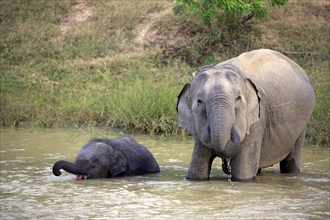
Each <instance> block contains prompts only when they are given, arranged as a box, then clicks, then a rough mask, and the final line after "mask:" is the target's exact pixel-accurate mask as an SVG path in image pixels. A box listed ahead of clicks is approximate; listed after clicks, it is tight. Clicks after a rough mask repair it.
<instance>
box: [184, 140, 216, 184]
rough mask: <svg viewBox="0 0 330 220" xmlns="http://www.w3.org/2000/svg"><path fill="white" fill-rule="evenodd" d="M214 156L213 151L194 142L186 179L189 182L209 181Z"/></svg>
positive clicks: (197, 141) (198, 142)
mask: <svg viewBox="0 0 330 220" xmlns="http://www.w3.org/2000/svg"><path fill="white" fill-rule="evenodd" d="M215 156H216V155H215V152H214V150H213V149H210V148H208V147H206V146H204V145H203V144H202V143H201V142H200V141H199V140H196V141H195V146H194V151H193V154H192V158H191V162H190V166H189V169H188V172H187V176H186V178H187V179H189V180H209V176H210V172H211V165H212V162H213V160H214V158H215Z"/></svg>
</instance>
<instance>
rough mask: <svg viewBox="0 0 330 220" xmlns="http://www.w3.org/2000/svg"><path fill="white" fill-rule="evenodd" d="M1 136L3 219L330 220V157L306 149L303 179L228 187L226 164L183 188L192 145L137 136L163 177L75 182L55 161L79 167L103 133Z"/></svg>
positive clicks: (270, 173)
mask: <svg viewBox="0 0 330 220" xmlns="http://www.w3.org/2000/svg"><path fill="white" fill-rule="evenodd" d="M0 132H1V146H0V147H1V151H0V153H1V160H0V165H1V172H0V182H1V185H0V192H1V195H0V198H1V206H0V207H1V208H0V209H1V210H0V211H1V213H0V217H1V219H63V218H64V219H80V218H83V219H110V218H112V219H329V218H330V172H329V171H330V161H329V153H330V151H329V149H322V148H319V147H317V146H305V147H304V150H303V155H302V166H301V171H302V172H301V174H300V175H298V176H293V175H283V174H279V172H278V170H279V168H278V166H277V165H276V166H274V167H272V168H268V169H264V170H263V172H262V175H260V176H258V177H257V179H256V181H255V182H254V183H237V182H230V181H228V176H227V175H225V174H223V172H222V170H221V161H220V160H219V159H216V160H215V161H214V163H213V169H212V173H211V176H212V177H211V180H210V181H205V182H195V181H187V180H185V173H186V171H187V168H188V165H189V162H190V157H191V153H192V146H193V140H192V139H191V138H187V139H185V140H181V139H180V140H179V139H176V138H170V139H169V138H161V137H151V136H143V135H134V136H133V138H134V139H135V140H136V141H138V142H139V143H141V144H143V145H145V146H146V147H148V149H149V150H150V151H151V152H152V153H153V155H154V157H155V158H156V160H157V161H158V163H159V165H160V168H161V173H159V174H152V175H146V176H137V177H123V178H116V179H100V180H87V181H76V180H75V176H74V175H71V174H68V173H65V172H62V173H63V174H62V176H60V177H56V176H54V175H53V174H52V171H51V170H52V165H53V164H54V162H56V161H57V160H61V159H64V160H69V161H73V160H74V157H75V155H76V153H77V152H78V151H79V149H80V148H81V147H82V146H83V145H84V144H85V143H86V142H87V141H88V140H89V139H90V138H95V137H99V138H101V137H102V138H104V137H108V138H116V137H119V136H122V135H123V134H122V133H120V132H113V131H104V130H95V129H92V130H84V131H83V130H65V129H58V130H57V129H55V130H37V129H21V130H14V129H4V128H2V129H1V130H0Z"/></svg>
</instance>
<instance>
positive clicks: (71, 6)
mask: <svg viewBox="0 0 330 220" xmlns="http://www.w3.org/2000/svg"><path fill="white" fill-rule="evenodd" d="M172 6H173V4H172V1H164V0H163V1H126V2H125V4H122V3H121V1H85V2H84V1H47V0H31V1H14V0H8V1H1V2H0V19H1V20H0V21H1V33H0V58H1V60H0V65H1V88H0V89H1V100H0V110H1V116H0V120H1V125H2V126H15V125H20V124H22V123H28V124H33V125H37V126H44V127H52V126H79V127H82V126H107V127H120V128H123V129H125V130H126V131H128V132H147V133H166V134H177V133H179V132H180V131H179V130H178V129H177V120H176V111H175V105H176V96H177V94H178V93H179V92H180V90H181V88H182V86H183V85H184V83H186V82H189V81H190V80H191V74H192V72H194V71H196V70H197V69H198V68H199V67H201V66H204V65H210V64H215V63H218V62H220V61H222V60H225V59H228V58H230V57H234V56H237V55H238V54H240V53H242V52H245V51H248V50H252V49H256V48H261V47H264V48H272V49H275V50H279V51H281V52H284V53H286V54H287V55H288V56H289V57H290V58H292V59H293V60H295V61H296V62H297V63H298V64H299V65H301V66H302V67H303V68H304V69H305V70H306V72H307V73H308V75H309V77H310V80H311V82H312V84H313V86H314V88H315V91H316V95H317V106H316V109H315V112H314V114H313V117H312V119H311V121H310V123H309V125H308V136H309V137H310V139H311V140H312V141H314V142H315V143H317V144H323V145H326V144H329V143H330V140H329V135H328V134H329V132H330V122H329V120H330V119H329V117H330V116H329V110H328V109H330V104H329V102H330V101H329V96H330V91H329V87H330V80H329V36H328V33H329V26H328V24H327V21H329V14H330V13H329V11H330V5H329V4H328V3H327V2H325V1H312V2H307V1H302V2H298V1H296V2H291V1H290V2H289V4H288V5H287V6H286V7H283V8H273V9H272V11H271V12H270V13H269V15H268V17H267V18H266V19H265V20H263V21H259V20H256V19H251V20H250V21H249V22H247V23H246V24H244V25H239V24H237V26H236V27H231V26H230V25H227V26H224V27H219V28H213V29H209V28H206V27H205V26H203V25H201V23H200V21H199V20H198V19H196V18H195V17H194V16H193V15H187V14H182V15H180V16H174V15H173V13H172V11H171V9H172Z"/></svg>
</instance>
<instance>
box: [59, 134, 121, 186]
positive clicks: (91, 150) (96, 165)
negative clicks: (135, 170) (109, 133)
mask: <svg viewBox="0 0 330 220" xmlns="http://www.w3.org/2000/svg"><path fill="white" fill-rule="evenodd" d="M126 167H127V158H126V157H125V155H122V152H120V151H117V150H115V149H114V148H113V147H112V146H111V144H110V142H109V143H105V142H101V141H96V140H95V141H90V142H88V143H87V144H86V145H85V146H84V147H83V148H82V149H81V150H80V151H79V153H78V154H77V157H76V161H75V162H74V163H71V162H68V161H64V160H60V161H57V162H56V163H55V164H54V166H53V174H54V175H55V176H60V175H61V172H60V169H63V170H65V171H67V172H69V173H72V174H75V175H77V179H78V180H81V179H92V178H107V177H116V176H119V175H121V174H122V173H123V172H125V171H126Z"/></svg>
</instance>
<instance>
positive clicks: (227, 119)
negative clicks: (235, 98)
mask: <svg viewBox="0 0 330 220" xmlns="http://www.w3.org/2000/svg"><path fill="white" fill-rule="evenodd" d="M230 111H231V110H230V109H226V108H221V109H217V110H213V111H212V112H211V115H212V116H211V119H212V120H211V122H210V130H211V131H210V132H211V141H212V147H213V149H214V150H215V152H216V153H217V154H218V155H219V156H220V157H221V158H232V157H234V156H235V155H236V154H237V152H238V151H239V149H240V138H239V135H238V133H237V131H236V130H235V129H234V127H233V125H234V113H232V112H230Z"/></svg>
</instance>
